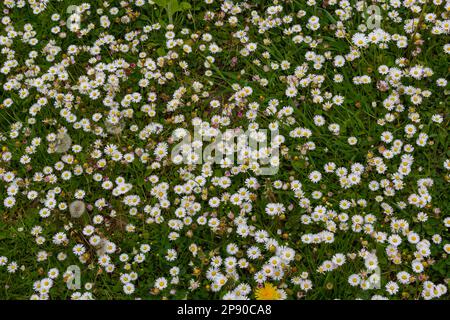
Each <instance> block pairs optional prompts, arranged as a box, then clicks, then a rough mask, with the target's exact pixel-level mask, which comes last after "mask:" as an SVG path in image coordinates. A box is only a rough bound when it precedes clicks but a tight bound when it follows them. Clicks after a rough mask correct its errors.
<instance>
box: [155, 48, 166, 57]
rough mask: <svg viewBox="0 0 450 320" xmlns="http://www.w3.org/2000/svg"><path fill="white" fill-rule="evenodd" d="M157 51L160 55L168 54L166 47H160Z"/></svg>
mask: <svg viewBox="0 0 450 320" xmlns="http://www.w3.org/2000/svg"><path fill="white" fill-rule="evenodd" d="M156 53H157V54H158V55H159V56H165V55H166V50H164V48H158V50H156Z"/></svg>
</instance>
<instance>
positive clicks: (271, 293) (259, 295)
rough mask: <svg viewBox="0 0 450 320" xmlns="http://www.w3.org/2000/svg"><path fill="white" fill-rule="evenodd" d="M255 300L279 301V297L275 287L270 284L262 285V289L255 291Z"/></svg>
mask: <svg viewBox="0 0 450 320" xmlns="http://www.w3.org/2000/svg"><path fill="white" fill-rule="evenodd" d="M255 297H256V300H280V298H281V296H280V293H279V292H278V289H277V287H275V286H274V285H273V284H271V283H267V282H266V283H264V287H261V288H257V289H256V290H255Z"/></svg>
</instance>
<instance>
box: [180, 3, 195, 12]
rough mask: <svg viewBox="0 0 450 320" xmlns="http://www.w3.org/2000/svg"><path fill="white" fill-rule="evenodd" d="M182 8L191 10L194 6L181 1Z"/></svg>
mask: <svg viewBox="0 0 450 320" xmlns="http://www.w3.org/2000/svg"><path fill="white" fill-rule="evenodd" d="M179 7H180V9H181V10H183V11H184V10H189V9H191V8H192V6H191V4H190V3H189V2H182V3H180V6H179Z"/></svg>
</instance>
